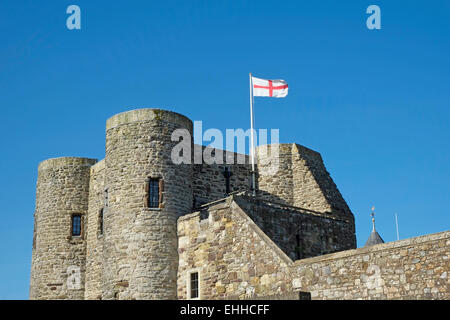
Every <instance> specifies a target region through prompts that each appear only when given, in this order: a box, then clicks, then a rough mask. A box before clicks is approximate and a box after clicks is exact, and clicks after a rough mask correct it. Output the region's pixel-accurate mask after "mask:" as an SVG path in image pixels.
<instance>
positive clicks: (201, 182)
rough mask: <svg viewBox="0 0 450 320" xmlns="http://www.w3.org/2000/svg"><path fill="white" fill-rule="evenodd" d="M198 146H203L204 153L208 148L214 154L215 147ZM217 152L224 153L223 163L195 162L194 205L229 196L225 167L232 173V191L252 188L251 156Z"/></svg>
mask: <svg viewBox="0 0 450 320" xmlns="http://www.w3.org/2000/svg"><path fill="white" fill-rule="evenodd" d="M196 147H201V148H202V150H203V151H202V153H203V152H204V151H205V150H206V151H207V152H209V153H211V152H212V154H213V155H214V152H213V151H211V150H214V149H211V148H206V147H202V146H196ZM208 150H210V151H208ZM217 152H218V153H219V152H220V153H222V159H223V160H222V164H206V163H203V164H194V180H193V192H194V207H197V206H199V205H202V204H205V203H208V202H212V201H215V200H217V199H221V198H224V197H226V196H227V193H226V179H225V177H224V175H223V174H224V172H225V168H228V169H229V170H230V171H231V173H232V175H231V177H230V193H231V192H237V191H244V190H249V189H250V188H251V183H252V182H251V181H252V175H251V165H250V164H249V157H248V156H247V155H241V154H237V153H233V152H225V151H223V150H218V151H217ZM217 157H219V155H217ZM238 161H239V162H238Z"/></svg>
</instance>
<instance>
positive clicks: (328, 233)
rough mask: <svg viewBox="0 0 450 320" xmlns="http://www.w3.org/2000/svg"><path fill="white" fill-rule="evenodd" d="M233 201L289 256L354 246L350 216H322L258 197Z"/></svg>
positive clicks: (243, 197)
mask: <svg viewBox="0 0 450 320" xmlns="http://www.w3.org/2000/svg"><path fill="white" fill-rule="evenodd" d="M235 201H236V203H238V204H239V206H240V207H241V208H242V209H243V210H244V211H245V212H246V214H247V215H248V216H249V217H250V218H252V220H253V221H254V222H255V223H256V224H257V225H258V227H260V228H261V230H262V231H263V232H264V233H265V234H266V235H267V236H268V237H269V238H270V239H271V240H272V241H273V242H275V243H276V244H277V246H278V247H279V248H280V249H281V250H283V251H284V253H286V254H287V255H288V256H289V257H290V258H291V259H292V260H297V259H303V258H308V257H315V256H319V255H323V254H327V253H332V252H337V251H343V250H348V249H354V248H356V235H355V223H354V219H353V216H350V217H347V219H341V218H337V217H334V216H333V215H331V214H329V215H328V216H324V215H323V214H322V213H320V212H314V211H308V210H305V209H302V208H296V207H292V206H287V205H279V204H276V203H273V202H264V201H262V200H260V199H259V197H258V198H256V199H255V198H253V197H248V196H236V197H235Z"/></svg>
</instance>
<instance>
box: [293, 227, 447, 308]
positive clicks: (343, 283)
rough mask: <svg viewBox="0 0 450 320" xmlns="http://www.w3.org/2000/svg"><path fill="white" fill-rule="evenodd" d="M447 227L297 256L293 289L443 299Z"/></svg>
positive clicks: (322, 294) (325, 294)
mask: <svg viewBox="0 0 450 320" xmlns="http://www.w3.org/2000/svg"><path fill="white" fill-rule="evenodd" d="M449 248H450V232H449V231H446V232H441V233H436V234H432V235H426V236H422V237H417V238H411V239H407V240H401V241H396V242H390V243H384V244H378V245H374V246H371V247H364V248H360V249H355V250H349V251H343V252H339V253H334V254H329V255H324V256H320V257H315V258H310V259H305V260H299V261H296V262H295V266H294V267H293V270H292V275H293V280H292V284H293V287H294V289H295V290H301V291H309V292H311V296H312V299H327V300H328V299H364V300H367V299H449V298H450V281H449V276H448V273H449V271H450V262H449V256H450V255H449V254H450V250H449Z"/></svg>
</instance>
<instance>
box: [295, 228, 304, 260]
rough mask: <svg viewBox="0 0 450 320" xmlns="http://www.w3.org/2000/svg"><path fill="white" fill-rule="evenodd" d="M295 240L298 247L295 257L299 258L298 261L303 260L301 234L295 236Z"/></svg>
mask: <svg viewBox="0 0 450 320" xmlns="http://www.w3.org/2000/svg"><path fill="white" fill-rule="evenodd" d="M295 240H296V242H297V243H296V244H297V245H296V247H295V256H296V257H297V260H298V259H301V258H302V248H301V244H300V241H301V239H300V235H299V234H297V235H295Z"/></svg>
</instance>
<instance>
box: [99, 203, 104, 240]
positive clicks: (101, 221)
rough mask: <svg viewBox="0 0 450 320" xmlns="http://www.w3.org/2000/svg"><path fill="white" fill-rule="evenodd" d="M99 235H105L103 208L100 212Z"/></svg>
mask: <svg viewBox="0 0 450 320" xmlns="http://www.w3.org/2000/svg"><path fill="white" fill-rule="evenodd" d="M98 233H99V234H100V235H102V234H103V208H102V209H100V212H99V214H98Z"/></svg>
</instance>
